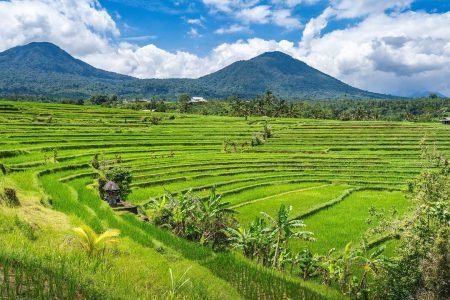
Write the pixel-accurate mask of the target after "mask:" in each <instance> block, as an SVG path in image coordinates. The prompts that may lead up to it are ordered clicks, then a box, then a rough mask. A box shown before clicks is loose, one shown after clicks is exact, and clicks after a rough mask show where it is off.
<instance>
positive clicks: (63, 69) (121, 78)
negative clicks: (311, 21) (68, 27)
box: [0, 43, 392, 100]
mask: <svg viewBox="0 0 450 300" xmlns="http://www.w3.org/2000/svg"><path fill="white" fill-rule="evenodd" d="M268 90H270V91H272V92H273V93H274V94H275V95H277V96H279V97H282V98H285V99H289V100H298V99H311V100H314V99H315V100H319V99H321V100H326V99H337V98H346V99H363V98H364V99H366V98H392V96H387V95H382V94H376V93H371V92H367V91H363V90H360V89H357V88H354V87H351V86H349V85H347V84H345V83H343V82H341V81H339V80H337V79H335V78H333V77H331V76H329V75H327V74H325V73H322V72H320V71H318V70H316V69H314V68H312V67H310V66H308V65H307V64H305V63H304V62H301V61H299V60H296V59H294V58H292V57H290V56H289V55H286V54H284V53H281V52H268V53H264V54H262V55H259V56H257V57H255V58H253V59H250V60H247V61H238V62H235V63H233V64H231V65H229V66H228V67H225V68H224V69H222V70H219V71H217V72H215V73H212V74H210V75H207V76H203V77H201V78H199V79H137V78H133V77H130V76H125V75H121V74H116V73H112V72H107V71H104V70H100V69H97V68H94V67H92V66H91V65H89V64H87V63H85V62H83V61H81V60H78V59H75V58H74V57H72V56H71V55H70V54H68V53H67V52H65V51H64V50H62V49H61V48H59V47H58V46H56V45H54V44H51V43H30V44H28V45H25V46H18V47H14V48H11V49H9V50H6V51H5V52H2V53H0V96H33V97H39V96H43V97H49V98H74V99H84V98H88V97H89V96H91V95H93V94H117V95H119V96H122V97H127V98H129V97H153V96H155V97H164V98H166V99H176V97H177V95H179V94H182V93H188V94H191V95H193V96H194V95H195V96H203V97H207V98H210V99H212V98H225V97H228V96H232V95H239V96H241V97H242V98H247V99H248V98H253V97H255V96H257V95H261V94H263V93H264V92H266V91H268Z"/></svg>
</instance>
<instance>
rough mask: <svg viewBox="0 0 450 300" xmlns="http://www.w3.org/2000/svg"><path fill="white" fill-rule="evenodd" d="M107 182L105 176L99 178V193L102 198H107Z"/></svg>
mask: <svg viewBox="0 0 450 300" xmlns="http://www.w3.org/2000/svg"><path fill="white" fill-rule="evenodd" d="M107 182H108V180H107V179H106V178H105V177H100V178H99V179H98V193H99V195H100V198H102V199H105V191H104V190H103V187H104V186H105V184H106V183H107Z"/></svg>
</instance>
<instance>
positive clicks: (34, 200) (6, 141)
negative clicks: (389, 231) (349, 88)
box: [0, 101, 450, 299]
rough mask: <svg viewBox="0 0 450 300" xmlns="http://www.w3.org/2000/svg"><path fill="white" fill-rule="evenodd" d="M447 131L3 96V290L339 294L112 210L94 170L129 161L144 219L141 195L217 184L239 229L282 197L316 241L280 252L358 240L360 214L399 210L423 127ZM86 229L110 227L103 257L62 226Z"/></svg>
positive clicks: (415, 170)
mask: <svg viewBox="0 0 450 300" xmlns="http://www.w3.org/2000/svg"><path fill="white" fill-rule="evenodd" d="M448 130H449V127H448V126H447V127H446V126H444V125H441V124H437V123H436V124H434V123H428V124H422V123H408V122H397V123H395V122H381V121H369V122H357V121H348V122H343V121H320V120H304V119H282V118H266V117H249V118H248V119H247V120H245V119H244V118H232V117H213V116H197V115H181V114H164V113H151V112H148V111H129V110H120V109H108V108H98V107H89V106H86V107H82V106H75V105H61V104H37V103H25V102H8V101H2V102H0V137H1V139H0V145H1V146H0V193H2V199H3V200H2V201H0V202H1V204H0V220H1V222H0V232H1V234H0V274H1V275H0V279H2V282H3V286H1V287H0V295H1V296H3V295H6V296H10V297H11V296H12V295H17V294H19V295H20V296H21V297H23V298H29V297H43V298H48V297H58V298H70V297H72V298H74V297H75V295H76V296H77V297H81V298H124V299H125V298H127V299H137V298H154V297H156V298H158V297H161V298H170V297H172V298H180V297H186V298H189V299H199V298H213V299H239V298H246V299H259V298H265V299H280V298H291V299H339V298H343V297H344V296H341V295H340V294H339V293H338V292H337V291H335V290H333V289H331V288H325V287H323V286H320V285H318V284H316V283H314V282H304V281H301V280H300V279H298V278H295V277H294V276H291V275H286V274H283V273H280V272H278V271H273V270H269V269H267V268H263V267H261V266H259V265H257V264H256V263H254V262H252V261H249V260H247V259H245V258H244V257H242V256H241V255H240V254H239V253H237V252H236V251H231V252H214V251H212V250H211V249H210V248H209V247H202V246H199V245H198V244H195V243H192V242H188V241H186V240H184V239H181V238H178V237H176V236H175V235H172V234H171V233H170V232H169V231H167V230H165V229H161V228H158V227H156V226H154V225H152V223H151V222H146V221H143V220H141V219H139V218H138V217H137V216H135V215H134V214H130V213H128V212H117V211H113V210H112V209H111V208H110V207H109V206H108V204H107V203H106V202H104V201H102V200H101V199H100V196H99V194H98V186H97V178H98V177H99V170H98V169H99V168H100V167H101V166H102V165H103V166H109V167H121V168H125V169H127V170H129V171H130V172H131V174H132V178H133V180H132V183H131V194H130V195H129V196H128V202H130V203H132V204H135V205H139V206H140V207H139V209H140V211H141V214H142V215H144V214H147V215H149V216H150V217H151V214H152V210H151V207H150V206H149V203H150V202H152V200H154V199H160V197H161V196H163V195H164V194H165V193H167V192H168V191H169V192H171V193H172V194H178V193H184V192H187V191H189V190H192V191H193V192H195V193H196V194H198V196H199V197H208V195H209V194H210V191H211V189H212V188H213V187H215V188H216V192H217V194H218V195H221V197H222V199H223V201H224V202H230V207H231V208H233V209H235V210H236V211H237V212H238V214H237V215H236V218H237V220H238V221H239V222H240V223H241V225H242V226H243V227H248V225H249V222H251V221H252V220H253V219H255V217H256V216H259V215H261V214H260V212H262V211H264V212H266V213H268V214H269V215H272V216H273V215H275V214H276V213H277V211H278V209H279V207H280V204H285V205H286V206H292V212H291V214H292V217H296V218H298V219H302V220H303V222H304V223H305V224H306V229H307V230H308V231H311V232H313V233H314V237H315V238H316V241H315V242H306V241H294V240H293V241H291V242H290V243H289V248H290V249H291V250H292V251H297V252H298V251H300V250H302V249H304V248H307V249H310V250H311V251H314V252H315V253H319V254H324V255H325V254H326V253H327V252H328V251H329V250H330V248H337V249H338V250H339V251H341V250H343V249H344V248H345V247H346V245H347V244H348V242H353V243H355V244H358V243H359V241H360V240H361V237H362V236H363V235H364V234H365V233H366V232H367V230H368V229H370V228H371V227H373V226H375V225H376V224H375V223H370V222H367V219H368V218H369V217H370V214H369V212H370V211H373V210H379V211H381V210H384V211H388V210H390V209H395V211H396V212H397V213H398V214H399V215H402V214H404V213H405V211H406V210H407V208H408V206H409V205H410V203H409V202H408V201H407V200H406V198H405V196H404V191H405V190H406V188H407V184H408V182H409V181H411V180H412V179H414V178H415V177H416V176H417V175H418V174H419V172H420V167H421V165H420V144H419V142H420V140H421V139H422V138H423V137H424V136H426V137H427V143H429V144H434V143H436V144H438V145H439V146H440V148H441V150H443V152H444V153H445V154H447V155H448V154H450V140H449V139H448V132H449V131H448ZM94 160H97V162H98V164H99V166H98V168H97V169H96V168H94V167H93V166H94V163H93V162H94ZM100 169H101V168H100ZM8 189H13V190H14V191H15V192H16V196H17V203H16V201H11V199H13V198H14V197H12V196H11V193H9V192H8ZM8 199H9V200H8ZM82 225H88V226H89V227H91V228H92V229H94V230H95V231H96V232H97V233H99V234H100V233H102V232H105V231H106V230H108V229H117V230H120V237H119V241H118V242H117V243H116V244H115V246H112V247H111V249H110V250H109V251H105V253H104V254H102V255H94V256H89V255H88V254H84V253H83V250H82V249H80V247H79V246H78V243H77V239H76V238H75V237H74V234H73V231H72V228H73V227H80V226H82ZM376 238H380V240H381V243H382V242H383V241H384V238H386V236H385V235H383V234H381V235H379V236H376ZM388 238H389V237H388ZM370 242H375V243H378V242H380V241H377V240H374V241H370ZM390 245H391V244H389V245H388V246H390ZM392 247H395V242H392ZM171 274H172V275H171ZM293 274H295V272H294V273H293ZM5 279H6V280H5ZM187 279H188V281H187V282H188V284H183V283H184V282H185V281H186V280H187ZM44 283H45V284H44ZM93 283H95V284H93ZM30 295H31V296H30ZM36 295H37V296H36Z"/></svg>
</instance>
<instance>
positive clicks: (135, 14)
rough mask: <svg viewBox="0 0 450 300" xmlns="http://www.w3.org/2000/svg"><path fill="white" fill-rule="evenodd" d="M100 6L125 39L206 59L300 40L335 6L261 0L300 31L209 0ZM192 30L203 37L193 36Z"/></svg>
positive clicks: (438, 7) (127, 0)
mask: <svg viewBox="0 0 450 300" xmlns="http://www.w3.org/2000/svg"><path fill="white" fill-rule="evenodd" d="M356 1H358V0H356ZM378 1H383V0H378ZM222 2H226V1H222ZM240 2H243V1H240ZM280 2H283V1H280ZM285 2H286V1H285ZM299 2H301V1H299ZM100 3H101V4H102V6H103V7H104V8H106V9H107V11H108V12H109V13H110V14H111V15H112V16H113V18H114V20H115V21H116V23H117V24H118V26H119V28H120V31H121V32H122V36H121V38H122V39H123V40H126V41H133V42H134V43H136V44H138V45H141V46H144V45H146V44H148V43H154V44H157V45H158V47H161V48H163V49H165V50H168V51H171V52H174V51H179V50H181V51H189V52H192V53H195V54H197V55H202V56H204V55H207V54H208V53H209V52H210V51H211V50H212V49H213V48H214V47H216V46H217V45H219V44H221V43H233V42H234V41H236V40H238V39H248V38H252V37H258V38H262V39H266V40H270V39H274V40H282V39H286V40H290V41H299V40H300V39H301V37H302V33H303V31H302V29H303V27H304V25H305V24H306V23H307V22H308V21H309V20H310V19H312V18H315V17H317V16H319V15H320V14H321V13H322V12H323V11H324V10H325V9H326V8H327V6H328V5H329V1H327V0H318V1H311V2H310V3H308V2H307V1H303V2H302V3H300V4H299V5H297V6H295V7H290V6H289V5H283V4H281V3H278V4H274V1H258V4H257V5H258V6H264V5H267V6H271V8H273V9H280V10H281V9H289V10H290V11H291V16H292V17H293V18H295V19H296V20H298V21H299V22H300V24H301V25H300V26H299V27H296V26H291V27H289V26H280V25H277V24H275V23H274V22H271V21H267V23H264V24H260V23H257V22H247V21H246V20H245V19H244V18H239V17H235V16H234V14H233V13H227V12H224V11H220V10H218V9H217V8H215V7H214V6H213V5H208V4H205V3H204V2H203V1H183V0H173V1H172V0H169V1H160V0H156V1H145V0H100ZM406 10H412V11H426V12H429V13H438V12H447V11H449V10H450V1H449V0H417V1H414V2H412V4H411V6H410V8H407V9H405V11H406ZM360 20H361V18H359V17H357V18H351V19H342V20H334V21H332V22H330V23H329V25H328V26H327V28H326V30H324V31H323V33H326V32H331V31H334V30H336V29H341V28H346V27H349V26H352V25H353V24H355V23H356V22H359V21H360ZM233 25H234V26H235V28H239V26H240V27H242V30H241V31H237V32H232V33H226V34H218V33H217V32H218V30H220V29H221V28H230V27H231V26H233ZM192 30H194V31H192ZM191 31H192V32H194V33H195V32H196V33H197V34H192V32H191Z"/></svg>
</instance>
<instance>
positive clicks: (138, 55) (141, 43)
mask: <svg viewBox="0 0 450 300" xmlns="http://www.w3.org/2000/svg"><path fill="white" fill-rule="evenodd" d="M35 41H47V42H52V43H54V44H56V45H58V46H60V47H61V48H63V49H64V50H66V51H67V52H69V53H70V54H71V55H73V56H75V57H76V58H79V59H81V60H84V61H86V62H87V63H89V64H91V65H93V66H95V67H98V68H102V69H105V70H109V71H113V72H117V73H122V74H128V75H131V76H135V77H138V78H173V77H176V78H198V77H200V76H203V75H206V74H209V73H211V72H215V71H217V70H219V69H221V68H223V67H225V66H227V65H229V64H231V63H233V62H235V61H238V60H244V59H250V58H252V57H255V56H257V55H259V54H262V53H264V52H267V51H282V52H284V53H286V54H289V55H291V56H292V57H294V58H296V59H299V60H302V61H304V62H306V63H307V64H309V65H310V66H312V67H314V68H316V69H318V70H320V71H322V72H325V73H327V74H330V75H331V76H334V77H336V78H338V79H340V80H342V81H344V82H346V83H348V84H350V85H353V86H355V87H358V88H361V89H365V90H369V91H373V92H379V93H387V94H394V95H401V96H408V95H411V94H415V93H423V92H428V91H430V92H440V93H443V94H445V95H449V96H450V81H449V80H448V78H450V1H449V0H196V1H187V0H169V1H162V0H154V1H149V0H0V51H3V50H6V49H8V48H11V47H14V46H18V45H24V44H27V43H29V42H35Z"/></svg>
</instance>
